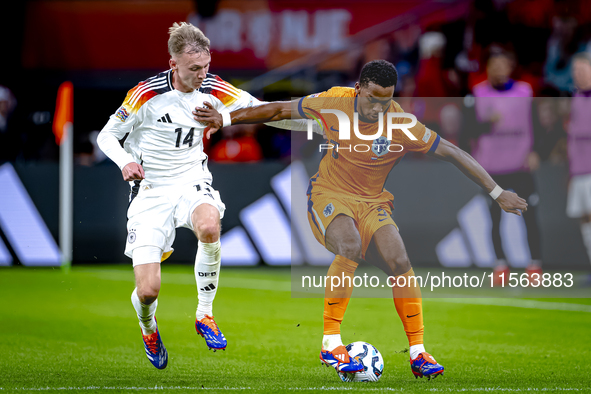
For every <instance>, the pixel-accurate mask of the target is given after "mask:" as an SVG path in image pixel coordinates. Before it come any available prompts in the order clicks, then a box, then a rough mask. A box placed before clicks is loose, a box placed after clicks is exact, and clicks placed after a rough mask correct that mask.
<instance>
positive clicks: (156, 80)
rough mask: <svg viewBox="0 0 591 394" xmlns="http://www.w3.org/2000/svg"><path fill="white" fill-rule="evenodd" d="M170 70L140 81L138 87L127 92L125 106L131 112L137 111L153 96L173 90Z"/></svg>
mask: <svg viewBox="0 0 591 394" xmlns="http://www.w3.org/2000/svg"><path fill="white" fill-rule="evenodd" d="M170 78H171V73H170V71H168V72H164V73H160V74H158V75H157V76H155V77H152V78H150V79H148V80H146V81H143V82H140V83H139V84H138V85H137V86H136V87H134V88H133V89H131V90H130V91H129V92H127V96H126V97H125V101H123V107H124V108H126V109H127V110H128V111H129V112H130V113H133V114H135V113H137V112H138V111H139V109H140V108H141V107H142V105H144V104H145V103H146V102H148V101H149V100H150V99H151V98H153V97H155V96H157V95H159V94H162V93H165V92H168V91H170V90H172V87H171V86H172V84H171V81H170Z"/></svg>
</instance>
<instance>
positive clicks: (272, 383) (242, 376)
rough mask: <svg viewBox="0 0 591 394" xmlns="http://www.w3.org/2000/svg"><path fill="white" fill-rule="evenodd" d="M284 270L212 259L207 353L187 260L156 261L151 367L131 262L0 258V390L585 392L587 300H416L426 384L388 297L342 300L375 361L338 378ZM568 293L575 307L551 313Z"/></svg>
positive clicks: (590, 328)
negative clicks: (379, 361) (157, 359)
mask: <svg viewBox="0 0 591 394" xmlns="http://www.w3.org/2000/svg"><path fill="white" fill-rule="evenodd" d="M289 279H290V274H289V270H286V269H270V268H257V269H231V268H222V273H221V277H220V287H219V291H218V293H217V298H216V301H215V303H214V313H215V316H216V321H217V322H218V324H219V326H220V328H221V329H222V330H223V332H224V334H225V335H226V338H227V339H228V348H227V350H226V351H225V352H216V353H214V352H212V351H208V350H207V347H206V346H205V342H204V340H203V339H202V338H201V337H198V336H197V334H196V333H195V328H194V318H195V315H194V312H195V307H196V305H197V304H196V303H197V299H196V289H195V284H194V281H195V278H194V276H193V268H192V267H191V266H173V265H166V264H164V265H163V273H162V281H163V283H162V290H161V295H160V298H159V306H158V312H157V318H158V323H159V328H160V332H161V335H162V338H163V341H164V343H165V345H166V347H167V349H168V352H169V357H170V360H169V364H168V368H166V369H165V370H163V371H159V370H157V369H155V368H154V367H153V366H152V365H151V364H150V363H149V362H148V360H147V359H146V356H145V354H144V350H143V345H142V340H141V336H140V329H139V327H138V324H137V319H136V317H135V314H134V310H133V307H132V306H131V302H130V295H131V291H132V290H133V287H134V284H133V272H132V270H131V267H127V266H97V267H79V266H74V267H73V269H72V271H71V272H70V273H69V274H65V273H63V272H61V271H60V270H59V269H55V270H54V269H47V268H44V269H33V268H22V267H13V268H2V269H0V300H1V304H0V305H1V307H0V333H1V337H0V393H3V392H6V393H7V392H13V391H19V392H22V391H38V390H41V391H54V390H55V391H58V390H59V391H60V392H63V391H68V392H89V391H103V392H110V393H111V392H113V393H114V392H137V391H141V392H152V391H159V392H174V393H180V392H195V391H198V390H202V389H208V391H209V392H236V391H247V392H251V391H253V392H257V391H258V392H294V391H295V392H297V391H304V392H315V391H320V390H335V389H339V390H349V391H381V390H389V391H394V392H409V393H416V392H456V391H463V392H513V391H530V390H531V391H580V392H589V391H591V361H590V360H591V349H590V344H591V300H589V299H572V300H569V299H563V300H538V301H534V302H528V303H520V301H522V300H515V306H501V305H499V306H497V305H479V304H477V303H476V302H474V303H471V302H470V300H463V301H462V302H458V300H449V301H447V300H434V299H426V300H425V301H424V304H423V305H424V314H425V329H426V336H425V344H426V348H427V351H429V352H430V353H432V354H433V355H434V356H435V357H436V359H437V361H438V362H439V363H441V364H442V365H444V366H445V368H446V370H445V375H444V376H442V377H439V378H437V379H435V380H431V381H427V380H426V379H418V380H415V378H414V377H413V375H412V373H411V371H410V367H409V363H408V353H407V352H406V349H407V348H408V342H407V340H406V336H405V335H404V332H403V329H402V324H401V323H400V321H399V319H398V316H397V314H396V311H395V309H394V305H393V302H392V300H391V299H353V300H351V303H350V304H349V309H348V311H347V314H346V316H345V322H344V324H343V328H342V335H343V340H344V341H347V342H353V341H357V340H363V341H366V342H370V343H371V344H373V345H375V346H376V347H377V348H378V349H379V350H380V352H382V354H383V355H384V361H385V370H384V375H383V377H382V379H381V380H380V381H379V382H377V383H342V382H341V381H340V380H339V379H338V377H337V375H336V373H335V371H334V370H333V369H332V368H330V369H329V368H324V367H322V366H321V364H320V361H319V359H318V353H319V351H320V344H321V338H322V300H321V299H297V298H291V293H290V291H289V289H290V282H289ZM452 301H455V302H452ZM567 302H570V303H578V304H583V305H581V307H580V308H579V311H569V310H560V309H561V305H565V303H567ZM493 303H494V302H493ZM519 306H523V307H519ZM546 306H549V307H546ZM565 309H568V308H565Z"/></svg>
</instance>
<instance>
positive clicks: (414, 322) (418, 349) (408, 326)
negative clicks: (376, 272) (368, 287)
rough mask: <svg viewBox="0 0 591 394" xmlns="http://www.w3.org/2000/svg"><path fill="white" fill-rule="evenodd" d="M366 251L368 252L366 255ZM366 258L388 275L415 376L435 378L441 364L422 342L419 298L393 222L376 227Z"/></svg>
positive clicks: (415, 283)
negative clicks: (426, 349)
mask: <svg viewBox="0 0 591 394" xmlns="http://www.w3.org/2000/svg"><path fill="white" fill-rule="evenodd" d="M368 254H369V255H368ZM366 258H367V261H368V262H370V263H372V264H374V265H375V266H377V267H378V268H380V269H382V270H383V271H384V272H385V273H386V274H388V276H389V277H390V279H389V280H390V283H389V284H390V285H391V286H392V298H393V299H394V305H395V307H396V312H397V313H398V316H399V317H400V320H401V321H402V325H403V327H404V332H405V333H406V336H407V338H408V344H409V346H410V363H411V369H412V373H413V374H414V376H415V377H417V378H418V377H421V378H422V377H423V376H428V377H429V378H431V377H436V376H438V375H440V374H443V367H442V366H441V365H439V364H437V362H436V361H435V359H434V358H433V357H432V356H431V355H430V354H429V353H427V352H426V351H425V346H424V345H423V334H424V325H423V299H422V295H421V288H420V287H419V286H418V283H417V280H416V278H415V273H414V271H413V269H412V266H411V265H410V261H409V259H408V255H407V253H406V248H405V247H404V243H403V242H402V238H401V237H400V234H399V232H398V229H397V227H396V226H395V225H386V226H383V227H381V228H379V229H378V230H377V231H376V232H375V233H374V235H373V240H372V242H371V244H370V247H369V249H368V253H366Z"/></svg>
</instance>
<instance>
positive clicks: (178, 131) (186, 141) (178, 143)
mask: <svg viewBox="0 0 591 394" xmlns="http://www.w3.org/2000/svg"><path fill="white" fill-rule="evenodd" d="M174 132H175V133H176V134H177V136H176V147H177V148H180V147H181V137H182V135H183V129H182V128H180V127H179V128H178V129H175V130H174ZM194 132H195V128H194V127H191V130H189V132H188V133H187V135H186V136H185V138H184V139H183V145H187V144H189V148H190V147H192V146H193V136H194Z"/></svg>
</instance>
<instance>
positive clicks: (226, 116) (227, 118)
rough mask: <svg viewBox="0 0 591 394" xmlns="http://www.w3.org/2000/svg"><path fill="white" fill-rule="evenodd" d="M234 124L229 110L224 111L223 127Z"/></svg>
mask: <svg viewBox="0 0 591 394" xmlns="http://www.w3.org/2000/svg"><path fill="white" fill-rule="evenodd" d="M231 124H232V117H231V116H230V113H229V112H228V111H224V112H222V127H226V126H230V125H231Z"/></svg>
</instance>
